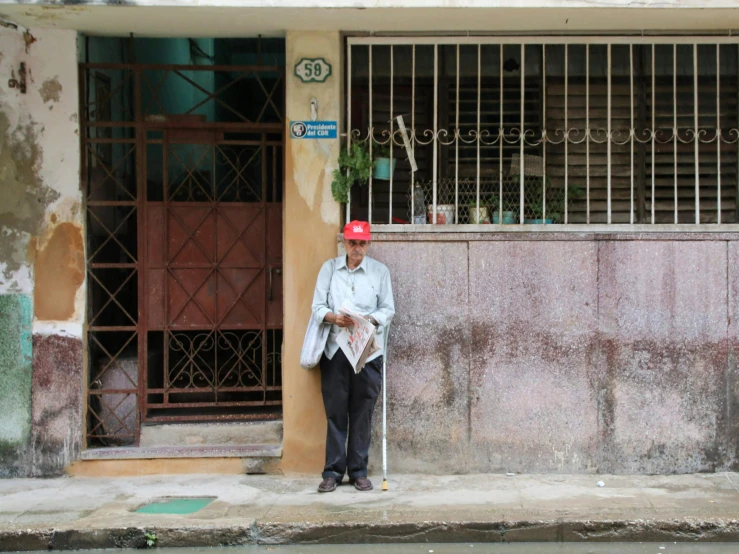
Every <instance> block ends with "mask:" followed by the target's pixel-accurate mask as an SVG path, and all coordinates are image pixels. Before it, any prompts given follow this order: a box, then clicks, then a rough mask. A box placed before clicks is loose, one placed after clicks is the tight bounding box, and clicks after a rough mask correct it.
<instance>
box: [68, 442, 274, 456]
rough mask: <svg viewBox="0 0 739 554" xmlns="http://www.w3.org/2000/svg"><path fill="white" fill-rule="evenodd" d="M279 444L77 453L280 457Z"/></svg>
mask: <svg viewBox="0 0 739 554" xmlns="http://www.w3.org/2000/svg"><path fill="white" fill-rule="evenodd" d="M281 456H282V446H281V445H279V444H251V445H248V446H233V445H212V446H184V447H182V446H145V447H140V446H139V447H136V446H119V447H114V448H90V449H89V450H85V451H83V452H82V454H81V458H82V459H83V460H148V459H157V458H280V457H281Z"/></svg>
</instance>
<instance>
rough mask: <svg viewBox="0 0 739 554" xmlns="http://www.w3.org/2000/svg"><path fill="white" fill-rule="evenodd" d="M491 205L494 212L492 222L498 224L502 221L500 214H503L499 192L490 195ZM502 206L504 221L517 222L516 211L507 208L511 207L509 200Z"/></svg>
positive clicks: (506, 223)
mask: <svg viewBox="0 0 739 554" xmlns="http://www.w3.org/2000/svg"><path fill="white" fill-rule="evenodd" d="M489 206H490V211H491V212H492V214H493V219H492V222H493V223H495V224H496V225H497V224H499V223H501V220H500V216H501V210H500V207H501V206H500V199H499V198H498V195H497V194H493V195H492V196H491V197H490V200H489ZM502 207H503V211H502V214H503V221H502V223H503V224H504V225H512V224H513V223H516V214H515V212H513V211H512V210H508V209H507V208H509V207H510V206H508V202H504V203H503V206H502Z"/></svg>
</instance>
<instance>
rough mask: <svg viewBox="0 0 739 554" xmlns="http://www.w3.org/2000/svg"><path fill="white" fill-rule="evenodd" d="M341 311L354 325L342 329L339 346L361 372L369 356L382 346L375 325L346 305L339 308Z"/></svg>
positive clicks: (356, 370)
mask: <svg viewBox="0 0 739 554" xmlns="http://www.w3.org/2000/svg"><path fill="white" fill-rule="evenodd" d="M339 313H341V314H343V315H345V316H347V317H349V318H350V319H351V320H352V321H353V322H354V325H352V326H351V327H344V328H343V329H341V332H340V333H339V336H338V338H337V341H338V343H339V347H340V348H341V350H342V351H343V352H344V354H346V358H347V359H348V360H349V363H351V364H352V367H353V368H354V373H359V372H360V371H362V369H363V368H364V364H365V363H366V362H367V358H369V357H370V356H372V355H373V354H374V353H375V352H377V351H378V350H380V349H381V348H382V345H381V344H380V341H379V340H377V334H376V332H375V326H374V325H372V323H370V321H369V320H368V319H367V318H366V317H364V316H363V315H360V314H358V313H356V312H354V311H352V310H351V309H349V308H348V307H346V306H342V307H341V308H339Z"/></svg>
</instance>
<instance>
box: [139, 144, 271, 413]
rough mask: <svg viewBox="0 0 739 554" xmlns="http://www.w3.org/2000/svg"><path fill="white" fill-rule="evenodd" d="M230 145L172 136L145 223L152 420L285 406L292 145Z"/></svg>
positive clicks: (145, 306) (148, 398)
mask: <svg viewBox="0 0 739 554" xmlns="http://www.w3.org/2000/svg"><path fill="white" fill-rule="evenodd" d="M227 136H228V134H224V133H220V132H212V131H198V130H194V131H189V130H173V131H164V133H163V140H162V143H161V145H162V150H163V152H164V164H163V172H162V174H163V177H164V178H163V180H162V181H163V188H162V191H161V200H152V197H156V196H158V194H156V193H155V194H150V195H149V197H148V198H147V201H146V205H145V213H146V219H145V221H144V222H143V226H142V232H143V234H144V236H145V237H146V253H147V255H146V260H145V263H144V266H143V268H142V269H143V273H144V283H145V285H144V286H145V290H146V294H145V295H143V296H142V299H141V300H142V305H141V309H142V313H146V318H145V324H146V331H147V339H148V340H147V342H146V349H147V352H146V360H147V364H146V365H147V375H146V392H145V405H144V409H143V413H144V414H145V420H155V419H158V420H173V419H176V420H183V419H204V418H207V419H213V418H244V417H249V416H253V415H254V414H253V413H252V412H250V411H249V410H245V408H250V407H266V406H279V405H280V404H281V399H280V391H281V388H282V387H281V382H280V375H279V371H277V370H278V369H279V356H280V347H281V344H282V341H281V329H282V278H281V277H282V205H281V203H279V202H276V201H275V200H276V199H277V197H278V194H277V187H278V183H277V175H278V172H277V170H276V166H277V161H278V159H279V157H280V153H279V150H280V149H281V148H282V142H281V141H278V142H274V141H268V140H267V135H266V133H264V134H262V135H261V137H260V138H259V140H236V139H229V138H227ZM147 150H148V149H147ZM147 161H148V160H147ZM157 161H159V160H157ZM258 415H259V416H260V417H263V416H264V415H266V414H265V411H264V410H261V411H260V412H258ZM278 415H279V412H278Z"/></svg>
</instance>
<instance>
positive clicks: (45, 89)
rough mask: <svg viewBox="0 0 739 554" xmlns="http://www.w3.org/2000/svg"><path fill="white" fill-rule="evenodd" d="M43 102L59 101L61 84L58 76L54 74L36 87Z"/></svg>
mask: <svg viewBox="0 0 739 554" xmlns="http://www.w3.org/2000/svg"><path fill="white" fill-rule="evenodd" d="M38 92H39V94H40V95H41V98H42V99H43V101H44V104H46V103H47V102H59V99H60V98H61V95H62V85H61V83H60V82H59V76H58V75H57V76H55V77H53V78H51V79H46V81H44V83H43V84H42V85H41V88H40V89H38Z"/></svg>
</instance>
